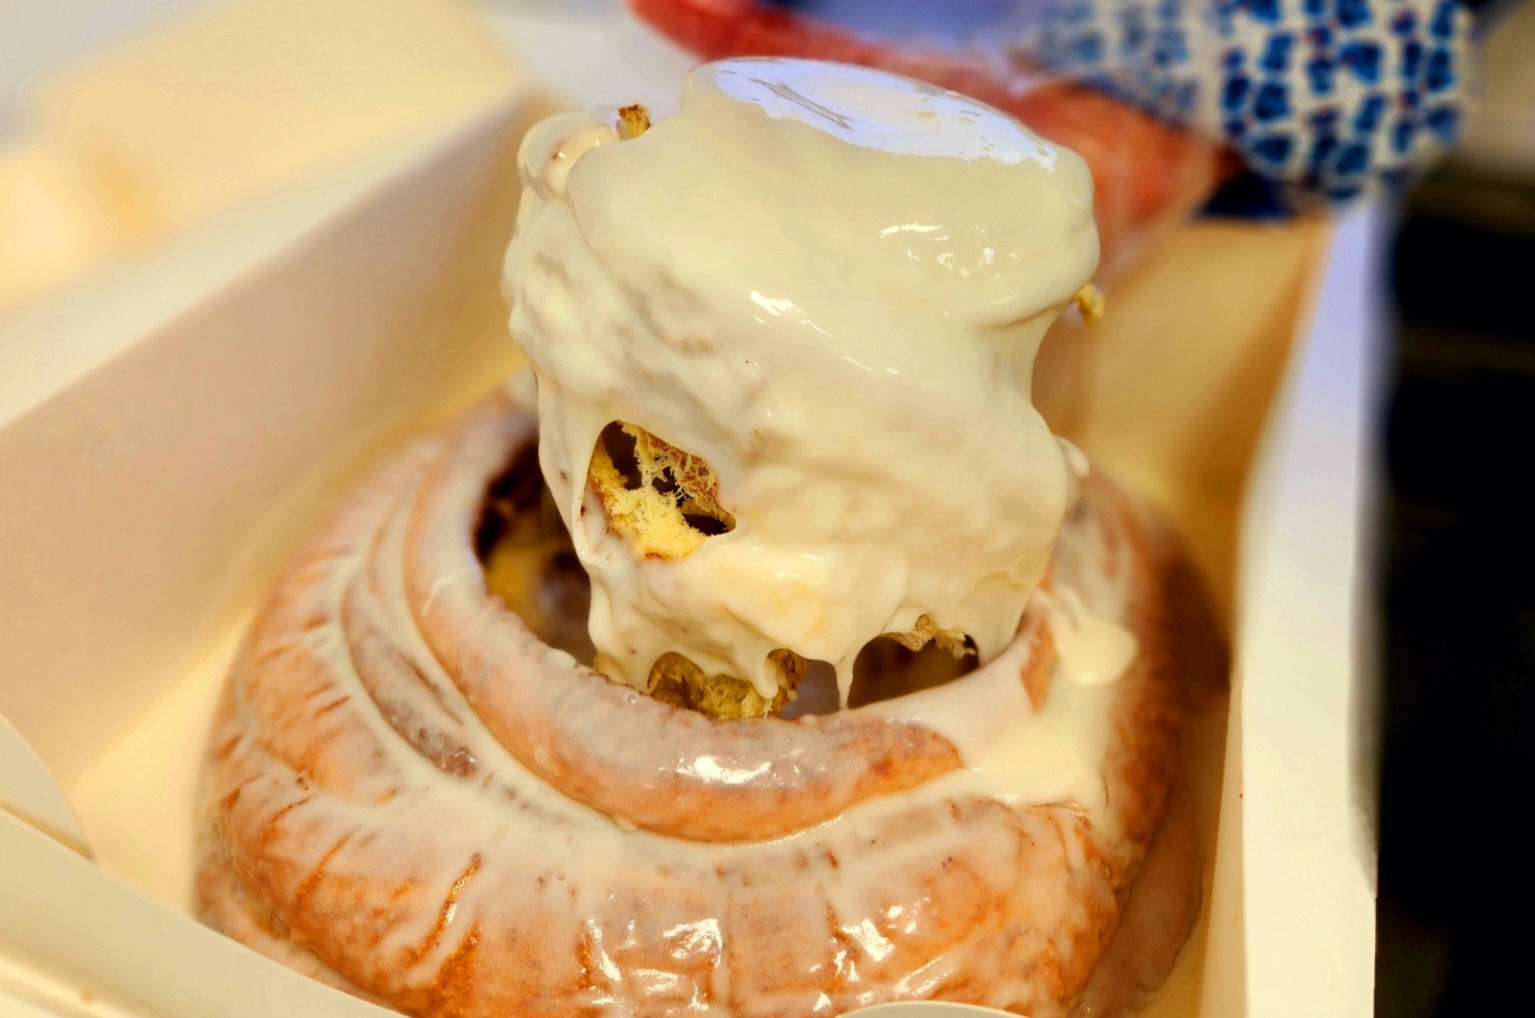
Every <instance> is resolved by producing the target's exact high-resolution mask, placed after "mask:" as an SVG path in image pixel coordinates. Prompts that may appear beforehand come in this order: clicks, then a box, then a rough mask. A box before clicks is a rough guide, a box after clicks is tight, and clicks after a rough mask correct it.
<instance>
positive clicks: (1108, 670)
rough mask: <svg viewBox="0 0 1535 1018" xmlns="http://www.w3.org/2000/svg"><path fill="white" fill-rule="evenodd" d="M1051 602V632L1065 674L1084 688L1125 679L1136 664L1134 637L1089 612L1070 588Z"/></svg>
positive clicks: (1059, 593) (1115, 623)
mask: <svg viewBox="0 0 1535 1018" xmlns="http://www.w3.org/2000/svg"><path fill="white" fill-rule="evenodd" d="M1052 601H1053V603H1052V611H1051V613H1050V630H1051V634H1052V635H1053V636H1054V637H1055V650H1056V653H1057V654H1059V655H1060V662H1061V672H1062V674H1063V675H1065V677H1066V678H1067V679H1069V680H1070V681H1071V682H1074V683H1076V684H1077V685H1082V686H1101V685H1104V684H1107V683H1110V682H1113V681H1115V680H1116V679H1118V678H1119V677H1120V676H1121V675H1123V674H1124V672H1125V669H1126V668H1128V667H1130V662H1132V661H1134V660H1135V650H1136V647H1135V634H1133V633H1131V632H1130V631H1129V630H1128V629H1126V628H1125V627H1124V626H1122V625H1120V624H1119V623H1117V622H1115V621H1113V620H1111V619H1108V618H1105V617H1104V616H1102V615H1098V614H1095V613H1093V612H1091V611H1088V610H1087V608H1085V607H1084V606H1083V604H1082V598H1081V597H1080V596H1079V595H1078V594H1077V592H1076V591H1074V590H1072V589H1070V588H1062V589H1061V590H1058V591H1057V592H1056V596H1055V597H1054V598H1053V599H1052Z"/></svg>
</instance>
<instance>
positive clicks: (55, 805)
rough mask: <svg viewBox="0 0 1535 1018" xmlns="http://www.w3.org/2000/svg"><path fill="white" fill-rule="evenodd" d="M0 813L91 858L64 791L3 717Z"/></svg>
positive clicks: (1, 725)
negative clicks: (16, 819) (8, 814)
mask: <svg viewBox="0 0 1535 1018" xmlns="http://www.w3.org/2000/svg"><path fill="white" fill-rule="evenodd" d="M0 811H3V812H6V813H10V814H11V815H12V816H15V817H17V818H18V819H20V820H21V821H22V822H24V823H26V824H29V825H31V826H32V827H35V828H37V829H38V830H40V831H42V832H43V833H44V834H46V835H48V836H49V837H50V838H52V839H53V840H55V841H57V842H59V843H60V844H62V845H65V846H66V847H68V848H71V849H73V850H74V851H76V852H79V853H80V854H81V855H83V856H85V857H86V858H87V859H89V858H90V857H91V847H90V843H89V842H88V841H87V840H86V837H85V831H84V830H82V829H81V827H80V821H79V820H78V819H76V817H75V811H74V808H73V807H71V806H70V805H69V799H68V798H66V797H65V795H64V790H63V789H62V788H60V787H59V786H58V783H57V782H56V781H54V780H53V775H51V774H49V773H48V768H46V767H44V766H43V762H42V761H41V760H39V759H38V758H37V754H36V753H34V752H33V751H32V747H31V746H29V745H27V742H26V740H25V739H23V738H22V737H21V733H20V732H18V731H16V729H15V728H14V727H12V726H11V723H10V722H9V721H7V720H5V718H4V717H0Z"/></svg>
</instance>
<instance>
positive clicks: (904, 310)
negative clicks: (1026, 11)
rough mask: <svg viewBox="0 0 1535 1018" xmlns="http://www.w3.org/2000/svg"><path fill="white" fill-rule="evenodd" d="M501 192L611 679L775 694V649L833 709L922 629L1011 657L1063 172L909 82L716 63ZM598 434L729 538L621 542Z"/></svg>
mask: <svg viewBox="0 0 1535 1018" xmlns="http://www.w3.org/2000/svg"><path fill="white" fill-rule="evenodd" d="M521 164H522V175H523V183H524V186H525V193H524V196H523V202H522V207H521V211H520V213H519V220H518V228H517V233H516V235H515V237H514V239H513V242H512V244H511V246H510V248H509V250H508V252H507V257H506V265H505V289H506V292H507V295H508V297H509V299H510V302H511V307H512V312H511V330H512V334H513V337H514V338H515V339H516V341H517V342H518V343H519V344H521V346H522V347H523V349H524V350H525V351H526V352H527V353H528V355H529V357H530V359H531V361H532V363H533V365H534V370H535V372H536V375H537V380H538V414H539V420H540V429H541V435H540V459H541V463H542V466H543V470H544V475H545V477H546V479H547V480H548V483H549V484H550V486H551V489H552V490H553V492H554V494H555V497H556V500H557V502H558V504H559V506H560V509H561V512H562V514H563V515H564V518H565V520H566V523H567V525H568V526H569V527H570V530H571V533H572V536H573V538H574V541H575V546H576V551H577V554H578V555H579V557H580V559H581V562H582V564H583V566H584V567H585V569H586V571H587V573H588V574H589V576H590V577H591V581H592V589H593V601H592V611H591V619H590V627H591V634H592V638H593V641H594V643H595V644H596V646H597V648H598V651H599V652H600V653H601V655H602V659H603V661H604V668H605V669H607V670H608V671H610V672H612V673H613V677H614V678H617V679H620V680H622V681H626V682H628V683H630V684H633V685H641V686H642V685H643V683H644V680H645V678H646V676H647V674H648V672H649V669H650V667H651V665H652V663H653V662H654V661H655V660H656V659H657V658H658V657H660V656H661V655H662V654H663V653H666V652H670V651H675V652H678V653H681V654H684V655H685V656H687V657H688V658H690V659H691V660H693V661H694V662H696V663H697V664H698V665H700V666H701V667H702V668H703V669H704V670H705V671H706V672H708V673H711V674H729V675H736V676H741V677H744V678H748V679H750V680H752V681H753V682H754V683H756V684H757V685H758V688H759V691H761V692H762V693H763V694H764V695H768V694H770V693H771V692H772V690H773V682H774V679H773V677H772V675H771V674H770V672H769V670H768V668H767V666H766V660H767V656H768V654H769V653H770V652H772V651H773V650H774V649H776V648H787V649H789V650H792V651H794V652H796V653H798V654H800V655H801V656H803V657H805V658H809V659H813V660H824V661H827V662H830V663H831V664H832V665H833V666H834V667H835V668H836V670H837V675H838V681H839V686H840V690H841V694H842V697H843V699H844V702H845V700H846V696H847V691H848V688H849V684H850V683H851V678H852V662H853V659H854V657H855V656H856V655H857V653H858V652H859V650H860V649H861V648H862V647H863V646H864V645H865V644H866V643H867V642H868V641H869V640H871V639H873V638H875V637H877V636H879V635H881V634H883V633H889V632H907V631H910V630H911V629H913V627H914V626H916V625H917V623H918V620H919V618H920V617H921V616H923V615H927V616H929V617H930V618H931V619H932V621H934V622H935V623H937V625H938V626H940V627H943V628H946V629H955V630H959V631H962V632H963V633H965V634H967V635H968V636H969V637H970V638H971V639H972V640H973V641H974V643H975V645H976V647H977V649H978V651H979V654H980V658H981V661H982V662H983V663H986V662H992V661H995V660H997V659H998V658H999V657H1000V656H1001V655H1003V654H1004V652H1005V650H1006V648H1007V647H1008V645H1009V642H1010V641H1011V639H1012V637H1013V633H1014V630H1015V628H1016V626H1017V623H1018V619H1019V618H1020V616H1021V615H1022V614H1023V611H1024V608H1025V606H1026V604H1027V603H1028V600H1029V598H1030V596H1031V594H1032V592H1033V591H1034V589H1035V587H1036V585H1037V584H1038V582H1039V581H1040V579H1041V577H1042V575H1043V573H1044V570H1045V565H1046V562H1047V559H1048V557H1049V554H1050V550H1051V547H1052V544H1053V542H1054V540H1055V537H1056V534H1057V531H1058V529H1059V527H1060V524H1061V520H1062V517H1063V514H1064V513H1065V510H1066V506H1067V501H1068V489H1069V487H1070V484H1071V479H1070V478H1069V476H1068V474H1069V471H1068V469H1067V465H1066V463H1065V460H1064V457H1063V453H1062V450H1061V448H1060V446H1059V445H1058V444H1057V443H1056V441H1055V440H1054V439H1053V438H1052V436H1051V435H1050V433H1049V431H1048V429H1047V428H1046V426H1045V424H1044V422H1043V420H1042V419H1041V418H1040V416H1039V414H1038V413H1037V412H1036V411H1035V410H1034V408H1033V406H1032V405H1031V403H1030V398H1029V390H1030V384H1031V374H1032V367H1033V359H1034V354H1035V352H1036V350H1037V348H1038V345H1039V343H1040V341H1041V339H1042V338H1043V335H1044V332H1045V330H1046V328H1047V327H1048V326H1049V324H1050V323H1051V322H1052V321H1053V320H1054V318H1055V317H1056V315H1057V314H1058V312H1059V311H1060V310H1061V308H1062V307H1063V306H1064V305H1065V303H1066V302H1067V301H1068V300H1069V299H1070V298H1071V297H1072V295H1073V294H1074V293H1075V292H1076V291H1077V290H1078V288H1079V287H1081V286H1082V284H1083V283H1085V282H1086V281H1087V279H1088V277H1089V276H1090V275H1091V273H1092V270H1093V267H1094V265H1095V264H1096V261H1097V257H1098V244H1097V237H1096V234H1095V232H1094V230H1093V224H1092V184H1091V179H1090V177H1089V175H1088V171H1087V168H1086V165H1085V164H1084V163H1083V162H1082V160H1081V159H1080V158H1078V157H1077V156H1076V155H1074V154H1073V153H1071V152H1069V151H1066V150H1063V149H1059V148H1057V147H1054V146H1052V145H1050V144H1048V143H1046V142H1044V141H1042V140H1041V139H1039V138H1038V137H1036V136H1034V135H1033V134H1031V133H1030V132H1028V131H1027V130H1026V129H1024V128H1023V127H1022V126H1020V125H1019V124H1018V123H1016V122H1015V121H1013V120H1011V119H1009V118H1007V117H1005V116H1003V115H1001V114H999V113H997V112H996V111H994V110H991V109H990V108H989V107H985V106H982V105H980V104H978V103H975V102H974V101H972V100H969V99H965V98H963V97H961V96H958V95H955V94H953V93H948V92H943V91H941V90H937V89H933V88H931V87H929V86H925V85H921V84H918V83H915V82H911V81H908V80H906V79H902V78H897V77H894V76H890V75H887V74H884V73H881V72H877V71H871V70H867V69H862V68H853V67H846V66H840V65H829V64H822V63H816V62H810V61H796V60H732V61H725V62H722V63H718V64H711V65H706V66H704V67H701V68H699V69H697V70H695V71H694V72H693V73H692V74H690V75H689V76H688V78H687V80H686V82H685V84H684V88H683V96H682V103H681V109H680V111H679V112H678V113H677V114H676V115H675V116H673V117H671V118H668V119H666V120H664V121H662V122H660V123H657V124H655V125H654V126H653V127H651V128H650V129H649V130H648V131H647V132H645V133H644V134H642V135H641V136H639V137H637V138H633V139H628V140H623V141H619V140H618V133H617V132H616V131H615V129H614V128H613V127H612V126H610V124H609V122H608V120H607V119H605V118H602V117H589V116H581V115H566V116H562V117H556V118H554V119H552V120H550V121H546V122H545V123H544V124H542V125H540V126H539V127H538V128H536V129H535V130H534V131H533V132H531V133H530V135H529V136H528V138H527V140H526V141H525V143H524V145H523V149H522V153H521ZM614 421H622V422H626V423H628V424H632V425H636V426H638V427H640V428H643V429H645V430H646V431H648V432H650V433H651V434H654V435H656V436H657V437H659V438H661V439H663V440H665V441H666V442H668V443H670V444H672V445H673V446H676V447H678V448H680V449H683V450H685V451H687V452H689V453H692V454H693V455H695V456H698V457H701V458H702V459H703V460H705V461H706V462H707V463H708V464H709V465H710V466H711V467H712V468H713V469H714V471H715V473H716V475H717V477H718V480H719V499H720V502H721V504H722V505H723V506H724V507H725V508H726V509H727V510H729V512H730V513H732V514H733V515H734V518H735V521H736V525H735V527H734V529H733V530H731V531H729V532H728V533H723V534H719V535H716V536H712V537H710V538H708V539H707V540H705V541H704V542H703V543H702V544H701V545H700V546H699V547H698V549H697V550H696V551H694V552H692V553H691V554H689V555H687V556H686V557H683V558H680V559H646V558H642V557H639V556H637V555H636V554H634V552H633V549H632V548H631V547H630V546H629V545H628V544H627V543H626V542H625V541H622V540H619V539H616V538H615V537H614V535H613V534H612V533H610V532H609V529H608V527H607V524H606V521H605V520H604V519H603V517H602V514H601V513H598V512H592V511H590V505H589V503H588V501H587V500H586V498H585V494H584V485H585V479H586V476H587V467H588V463H589V461H590V457H591V454H592V450H593V447H594V445H595V444H596V442H597V439H598V436H599V434H600V433H601V432H602V430H603V428H604V427H605V426H606V425H608V424H609V423H611V422H614ZM583 506H586V511H583Z"/></svg>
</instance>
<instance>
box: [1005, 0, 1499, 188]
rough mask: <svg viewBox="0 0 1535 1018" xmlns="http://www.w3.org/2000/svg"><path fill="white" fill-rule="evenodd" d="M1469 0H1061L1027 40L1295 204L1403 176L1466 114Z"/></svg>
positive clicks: (1055, 62) (1437, 148) (1059, 65)
mask: <svg viewBox="0 0 1535 1018" xmlns="http://www.w3.org/2000/svg"><path fill="white" fill-rule="evenodd" d="M1470 35H1471V16H1470V13H1469V12H1468V11H1466V10H1465V9H1464V8H1463V7H1462V6H1461V4H1460V2H1459V0H1061V2H1059V3H1053V4H1051V6H1050V7H1049V8H1048V10H1047V11H1046V12H1045V14H1044V16H1043V17H1042V18H1041V19H1040V20H1038V21H1037V22H1035V23H1034V24H1033V25H1032V26H1031V27H1030V29H1029V30H1028V31H1027V32H1026V33H1025V34H1024V36H1023V37H1022V38H1021V40H1020V42H1019V49H1020V52H1021V53H1022V54H1023V55H1024V56H1026V57H1027V58H1029V59H1031V60H1033V61H1035V62H1036V63H1040V64H1043V65H1045V66H1048V67H1051V68H1052V69H1055V70H1058V71H1062V72H1065V73H1068V74H1070V75H1072V76H1075V77H1081V78H1083V79H1085V80H1087V81H1090V82H1093V83H1095V84H1099V85H1101V86H1103V87H1106V88H1108V89H1109V90H1111V91H1113V92H1115V93H1116V94H1119V95H1120V96H1122V97H1124V98H1126V99H1127V100H1129V101H1132V102H1135V103H1137V104H1139V105H1142V106H1144V107H1146V108H1147V109H1149V110H1150V111H1152V112H1153V113H1156V114H1157V115H1159V116H1161V117H1164V118H1166V119H1168V120H1170V121H1173V122H1176V123H1180V124H1185V125H1188V126H1190V127H1193V128H1196V129H1198V130H1201V131H1203V132H1205V133H1207V134H1209V135H1211V136H1213V137H1217V138H1219V139H1221V140H1222V141H1224V142H1225V143H1226V144H1228V145H1230V146H1231V147H1232V148H1234V149H1235V150H1236V151H1237V152H1238V153H1240V154H1241V156H1242V158H1243V160H1244V161H1245V163H1246V164H1247V166H1248V168H1249V169H1250V170H1251V171H1252V172H1253V173H1254V174H1256V175H1257V176H1258V177H1260V178H1262V179H1263V180H1264V181H1265V182H1267V183H1268V184H1269V185H1271V187H1272V190H1273V192H1274V194H1275V195H1276V196H1277V197H1279V199H1280V200H1281V201H1282V202H1284V203H1285V204H1288V205H1290V206H1291V207H1306V206H1311V205H1316V204H1319V203H1333V202H1341V201H1347V200H1348V199H1350V198H1353V197H1355V196H1356V195H1359V194H1361V193H1365V192H1369V191H1372V190H1379V189H1383V188H1395V187H1397V186H1400V185H1401V184H1402V183H1403V182H1405V181H1406V180H1407V179H1408V178H1409V177H1410V176H1411V174H1412V172H1413V170H1414V169H1415V168H1417V167H1421V166H1423V165H1425V164H1426V163H1428V162H1430V161H1432V160H1433V159H1434V158H1435V157H1436V156H1437V155H1438V154H1440V153H1441V152H1443V151H1444V150H1445V149H1446V148H1448V147H1449V146H1450V145H1451V144H1452V143H1453V142H1454V141H1455V138H1456V136H1457V134H1458V132H1459V130H1460V127H1461V122H1462V121H1463V119H1464V117H1465V93H1466V87H1465V86H1466V82H1465V78H1466V76H1467V69H1468V66H1469V60H1470V53H1471V48H1470V41H1469V40H1470Z"/></svg>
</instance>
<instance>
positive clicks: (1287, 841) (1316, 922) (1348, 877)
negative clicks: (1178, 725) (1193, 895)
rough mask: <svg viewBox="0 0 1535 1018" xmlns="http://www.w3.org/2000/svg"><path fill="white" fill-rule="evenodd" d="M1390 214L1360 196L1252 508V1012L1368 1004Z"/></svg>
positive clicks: (1246, 605)
mask: <svg viewBox="0 0 1535 1018" xmlns="http://www.w3.org/2000/svg"><path fill="white" fill-rule="evenodd" d="M1382 221H1383V214H1382V212H1381V210H1380V209H1378V208H1366V209H1361V210H1356V211H1354V212H1352V213H1350V214H1348V215H1346V216H1345V217H1343V218H1342V219H1341V221H1340V222H1339V224H1338V228H1337V232H1336V236H1335V239H1334V242H1333V246H1332V249H1331V252H1330V254H1329V257H1328V260H1327V267H1326V271H1325V275H1324V276H1323V280H1322V284H1321V287H1320V290H1319V293H1318V296H1317V301H1316V309H1315V314H1314V316H1313V317H1312V319H1311V327H1310V330H1309V335H1308V336H1307V337H1306V340H1305V343H1304V347H1303V348H1302V349H1301V350H1299V351H1298V352H1297V356H1295V357H1294V358H1293V359H1292V362H1291V366H1290V370H1289V375H1288V377H1287V378H1286V380H1285V384H1284V389H1283V390H1282V392H1281V395H1280V401H1279V404H1278V405H1277V407H1276V408H1275V413H1274V415H1273V417H1272V418H1271V420H1270V423H1269V426H1268V428H1267V430H1266V433H1265V437H1264V444H1263V447H1262V448H1261V449H1260V452H1259V456H1258V460H1257V462H1256V464H1255V467H1254V471H1253V475H1252V478H1251V481H1250V488H1249V491H1248V496H1247V499H1246V504H1245V506H1244V508H1243V518H1242V529H1243V535H1242V545H1241V548H1242V555H1241V562H1240V575H1241V576H1242V586H1241V589H1240V594H1239V605H1238V617H1237V631H1238V646H1239V647H1240V651H1239V655H1238V659H1237V662H1236V670H1237V676H1238V689H1239V691H1240V694H1239V698H1238V701H1237V704H1238V706H1237V707H1236V709H1237V710H1238V712H1239V713H1238V714H1237V717H1236V718H1235V724H1234V725H1233V731H1234V732H1236V733H1238V734H1237V736H1236V740H1235V743H1234V746H1233V749H1234V750H1235V751H1236V753H1237V754H1238V756H1237V758H1236V759H1235V760H1232V759H1230V758H1228V775H1231V767H1230V764H1232V763H1234V764H1235V769H1236V771H1237V773H1236V774H1235V775H1234V776H1235V778H1236V781H1237V784H1236V785H1235V790H1236V791H1237V792H1238V794H1240V795H1242V796H1243V800H1242V801H1243V809H1242V810H1241V814H1242V821H1241V830H1240V835H1239V838H1238V846H1239V848H1240V854H1241V862H1242V882H1241V883H1242V890H1241V896H1240V902H1239V904H1238V908H1239V911H1240V918H1241V923H1242V937H1243V943H1242V945H1241V952H1242V954H1243V955H1244V966H1243V967H1244V970H1245V976H1246V987H1245V996H1246V1010H1247V1014H1248V1015H1249V1018H1281V1016H1283V1018H1292V1016H1294V1015H1298V1014H1304V1015H1308V1016H1315V1018H1330V1016H1339V1018H1343V1016H1348V1018H1357V1016H1363V1015H1368V1014H1371V1013H1372V1011H1373V1007H1374V968H1375V966H1374V957H1375V873H1376V855H1377V849H1376V845H1375V840H1374V834H1373V833H1372V829H1371V820H1370V817H1371V816H1372V814H1373V808H1372V806H1371V805H1370V804H1371V803H1372V802H1373V799H1374V795H1375V793H1374V790H1373V789H1372V788H1369V787H1367V785H1368V782H1369V781H1370V776H1371V774H1372V770H1371V769H1370V768H1368V767H1363V766H1361V764H1362V762H1363V759H1364V755H1365V753H1364V751H1365V749H1367V746H1365V745H1364V744H1363V743H1362V739H1363V738H1364V736H1365V732H1366V731H1367V724H1368V721H1367V717H1366V716H1365V715H1364V714H1362V713H1361V711H1363V710H1368V708H1369V704H1370V702H1371V701H1370V697H1369V696H1368V694H1367V690H1368V689H1369V688H1370V684H1371V682H1372V681H1373V676H1371V675H1370V674H1368V672H1367V670H1366V668H1365V665H1366V663H1367V661H1368V658H1367V657H1364V656H1362V655H1361V653H1360V650H1361V648H1360V646H1359V644H1358V642H1357V641H1358V638H1359V635H1360V633H1361V629H1360V621H1361V619H1362V617H1363V616H1364V615H1365V614H1366V612H1365V611H1363V610H1362V609H1363V605H1362V601H1361V598H1362V596H1363V594H1364V593H1365V591H1366V590H1367V587H1368V572H1367V570H1366V565H1367V562H1366V561H1365V556H1367V555H1368V553H1369V546H1368V542H1362V541H1361V537H1363V536H1365V535H1366V534H1367V530H1366V528H1365V526H1364V524H1365V522H1366V516H1365V514H1366V513H1367V512H1368V511H1369V508H1370V506H1371V500H1372V490H1371V483H1372V480H1373V478H1374V476H1375V468H1374V462H1373V460H1372V458H1371V457H1372V455H1373V454H1372V453H1371V452H1370V450H1372V449H1374V448H1375V440H1376V432H1375V428H1376V420H1377V414H1376V412H1375V411H1376V406H1377V399H1376V396H1377V392H1378V385H1377V377H1376V368H1375V365H1376V363H1377V362H1378V356H1379V353H1380V349H1381V336H1380V330H1381V322H1382V321H1383V320H1384V318H1383V314H1382V312H1381V309H1380V308H1379V306H1378V305H1379V301H1380V297H1379V294H1380V277H1381V264H1380V259H1381V251H1382V250H1383V246H1382V237H1381V232H1382V231H1381V228H1380V227H1381V224H1382ZM1340 651H1341V653H1340ZM1223 918H1225V917H1217V921H1220V920H1221V919H1223Z"/></svg>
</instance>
